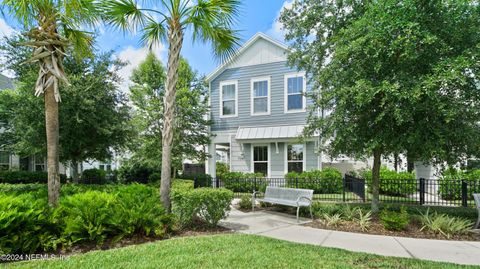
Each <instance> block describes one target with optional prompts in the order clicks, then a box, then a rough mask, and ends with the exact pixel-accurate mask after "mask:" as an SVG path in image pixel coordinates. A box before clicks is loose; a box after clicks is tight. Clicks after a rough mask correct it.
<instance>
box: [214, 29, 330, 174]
mask: <svg viewBox="0 0 480 269" xmlns="http://www.w3.org/2000/svg"><path fill="white" fill-rule="evenodd" d="M287 52H288V48H287V46H286V45H284V44H282V43H280V42H278V41H276V40H273V39H272V38H270V37H269V36H267V35H265V34H263V33H257V34H256V35H255V36H253V37H252V38H251V39H250V40H249V41H248V42H246V43H245V45H244V46H242V47H241V48H240V49H239V50H238V52H237V53H236V55H235V56H234V57H233V58H232V59H231V60H230V61H229V62H226V63H225V64H223V65H221V66H219V67H218V68H217V69H216V70H215V71H213V72H212V73H211V74H210V75H209V76H208V77H207V81H208V83H209V87H210V88H209V89H210V94H209V96H210V107H211V112H210V117H211V119H212V120H213V125H212V127H211V132H212V134H214V138H213V140H212V144H211V145H210V146H209V152H210V153H213V152H218V151H224V152H227V155H228V161H227V164H228V165H229V166H230V170H231V171H240V172H259V173H263V174H264V175H265V176H266V177H270V178H276V177H277V178H281V177H284V175H285V173H287V172H290V171H297V172H301V171H306V170H312V169H319V168H321V166H322V157H321V154H320V153H319V152H318V151H317V148H318V143H319V138H318V137H313V138H311V139H309V140H307V141H303V142H300V140H299V135H300V134H301V132H302V131H303V128H304V126H305V123H306V118H307V116H308V111H307V105H308V100H307V99H306V97H305V95H304V94H305V92H306V91H309V90H310V89H311V88H310V86H309V85H308V83H307V79H306V77H305V72H299V71H297V70H295V69H292V68H290V67H288V66H287V62H286V61H287V56H286V53H287ZM211 155H212V156H215V155H216V154H211ZM215 161H218V160H215V158H210V160H209V162H208V164H207V168H206V169H207V173H208V174H210V175H212V176H213V177H215Z"/></svg>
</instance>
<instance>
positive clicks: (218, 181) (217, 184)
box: [215, 177, 220, 188]
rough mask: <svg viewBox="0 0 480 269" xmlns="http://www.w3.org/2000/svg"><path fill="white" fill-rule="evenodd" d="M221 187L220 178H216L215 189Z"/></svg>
mask: <svg viewBox="0 0 480 269" xmlns="http://www.w3.org/2000/svg"><path fill="white" fill-rule="evenodd" d="M218 187H220V180H218V177H216V178H215V188H218Z"/></svg>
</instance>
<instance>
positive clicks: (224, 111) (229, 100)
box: [220, 81, 238, 118]
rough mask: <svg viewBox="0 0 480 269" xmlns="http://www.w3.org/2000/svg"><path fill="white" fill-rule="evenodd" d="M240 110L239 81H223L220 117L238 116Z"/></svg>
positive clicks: (221, 85)
mask: <svg viewBox="0 0 480 269" xmlns="http://www.w3.org/2000/svg"><path fill="white" fill-rule="evenodd" d="M237 111H238V83H237V82H236V81H223V82H221V83H220V117H225V118H226V117H236V116H237Z"/></svg>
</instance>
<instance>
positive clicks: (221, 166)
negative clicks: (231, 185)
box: [215, 162, 230, 179]
mask: <svg viewBox="0 0 480 269" xmlns="http://www.w3.org/2000/svg"><path fill="white" fill-rule="evenodd" d="M215 167H216V174H217V178H218V179H223V178H224V176H225V174H226V173H228V172H230V167H229V166H228V164H226V163H221V162H217V163H216V166H215Z"/></svg>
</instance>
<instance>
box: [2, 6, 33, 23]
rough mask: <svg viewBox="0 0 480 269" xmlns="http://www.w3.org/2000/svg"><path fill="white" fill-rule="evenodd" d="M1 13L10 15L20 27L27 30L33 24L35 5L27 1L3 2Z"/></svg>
mask: <svg viewBox="0 0 480 269" xmlns="http://www.w3.org/2000/svg"><path fill="white" fill-rule="evenodd" d="M1 6H2V12H3V11H6V13H8V14H10V15H12V16H13V17H14V18H15V19H17V20H18V21H19V22H20V23H21V24H22V26H24V27H25V28H29V27H30V26H32V25H33V24H34V22H35V15H36V14H37V13H36V12H35V5H34V3H32V1H29V0H3V1H2V4H1Z"/></svg>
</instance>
